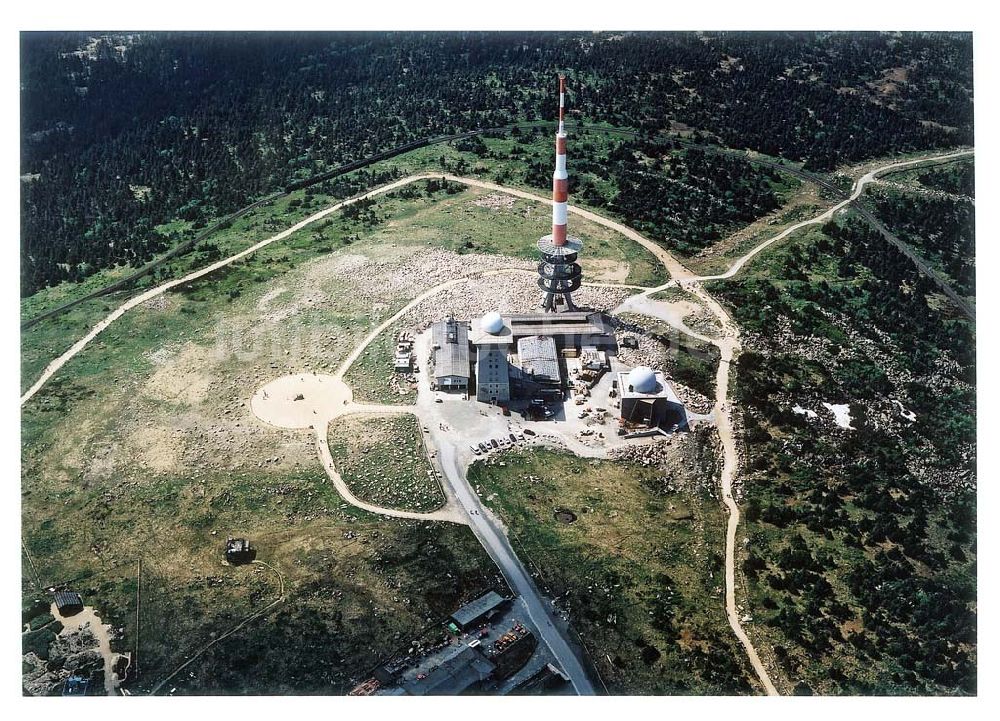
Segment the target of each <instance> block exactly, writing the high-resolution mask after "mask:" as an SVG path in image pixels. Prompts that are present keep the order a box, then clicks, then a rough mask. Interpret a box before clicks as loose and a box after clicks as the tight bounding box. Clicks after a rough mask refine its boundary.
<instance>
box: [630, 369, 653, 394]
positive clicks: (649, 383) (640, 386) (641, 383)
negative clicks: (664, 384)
mask: <svg viewBox="0 0 1000 721" xmlns="http://www.w3.org/2000/svg"><path fill="white" fill-rule="evenodd" d="M628 384H629V385H630V386H632V389H633V390H634V391H635V392H636V393H655V392H656V386H657V384H656V374H655V373H654V372H653V369H652V368H650V367H648V366H639V367H638V368H633V369H632V370H630V371H629V373H628Z"/></svg>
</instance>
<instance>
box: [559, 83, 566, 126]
mask: <svg viewBox="0 0 1000 721" xmlns="http://www.w3.org/2000/svg"><path fill="white" fill-rule="evenodd" d="M565 114H566V76H565V75H563V74H562V73H559V134H560V135H565V134H566V128H565V127H564V126H563V119H564V116H565Z"/></svg>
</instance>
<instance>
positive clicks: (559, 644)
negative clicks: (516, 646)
mask: <svg viewBox="0 0 1000 721" xmlns="http://www.w3.org/2000/svg"><path fill="white" fill-rule="evenodd" d="M435 435H436V434H435ZM434 440H435V446H436V447H437V448H438V455H439V458H440V461H441V468H442V471H443V472H444V477H445V480H446V482H447V483H448V485H449V486H450V488H451V491H452V492H453V493H454V495H455V497H456V498H457V499H458V502H459V505H460V506H461V507H462V509H463V510H464V511H465V513H466V514H467V515H468V517H469V525H470V526H471V528H472V531H473V533H475V534H476V538H478V539H479V542H480V543H481V544H482V545H483V548H485V549H486V551H487V553H489V554H490V558H492V559H493V560H494V561H495V562H496V564H497V565H498V566H499V567H500V571H501V572H502V573H503V575H504V578H506V579H507V583H508V584H509V585H510V587H511V590H513V591H514V593H516V594H518V595H519V596H520V597H521V598H522V600H523V601H524V603H525V605H526V607H527V609H528V615H529V616H530V617H531V621H532V623H534V624H535V626H536V627H537V628H538V632H539V634H540V635H541V637H542V638H541V640H542V641H543V642H544V643H545V645H546V646H548V647H549V650H550V651H551V652H552V655H553V656H554V657H555V659H556V660H557V661H558V662H559V666H560V667H561V668H562V670H563V671H564V672H565V673H566V675H567V676H569V678H570V683H571V684H572V685H573V690H574V691H576V693H577V695H580V696H593V695H595V694H596V693H597V691H596V689H595V688H594V685H593V684H592V683H591V682H590V679H589V677H588V676H587V672H586V670H585V669H584V665H583V662H582V661H581V660H580V658H579V657H578V656H577V654H576V653H575V652H574V650H573V649H572V648H570V645H569V644H568V643H567V642H566V639H565V638H564V637H563V633H562V631H561V630H560V628H559V626H558V625H557V624H556V620H555V616H554V615H553V613H552V606H551V604H550V603H549V602H548V601H546V599H545V598H544V597H543V596H542V594H541V593H540V592H539V591H538V588H537V587H536V586H535V583H534V581H532V579H531V576H529V575H528V572H527V571H526V570H525V568H524V565H523V564H522V563H521V561H520V560H519V559H518V557H517V554H515V553H514V549H513V548H511V546H510V541H508V540H507V536H505V535H504V533H503V531H501V530H500V529H499V528H498V527H497V525H496V523H495V522H494V520H493V519H492V518H491V517H490V515H489V512H488V511H487V510H486V509H485V508H483V506H482V504H481V503H480V502H479V496H477V495H476V493H475V491H473V490H472V488H471V487H470V486H469V482H468V480H467V479H466V477H465V472H464V470H463V468H462V464H461V462H460V461H459V459H458V456H457V453H456V450H455V446H454V445H453V444H452V443H451V442H449V441H448V440H446V439H443V438H440V437H436V438H435V439H434Z"/></svg>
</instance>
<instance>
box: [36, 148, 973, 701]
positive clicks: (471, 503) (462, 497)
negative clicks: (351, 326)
mask: <svg viewBox="0 0 1000 721" xmlns="http://www.w3.org/2000/svg"><path fill="white" fill-rule="evenodd" d="M972 153H973V151H960V152H956V153H950V154H946V155H940V156H934V157H932V158H921V159H917V160H911V161H903V162H899V163H893V164H891V165H888V166H883V167H880V168H877V169H875V170H873V171H871V172H869V173H867V174H866V175H865V176H864V177H862V178H861V179H859V180H858V181H857V182H856V183H855V186H854V189H853V192H852V193H851V196H850V197H849V198H847V199H846V200H844V201H843V202H842V203H840V204H838V205H836V206H834V207H833V208H830V209H829V210H827V211H826V212H824V213H823V214H821V215H820V216H818V217H816V218H813V219H811V220H807V221H804V222H802V223H798V224H796V225H795V226H792V227H791V228H788V229H786V230H785V231H783V232H782V233H780V234H779V235H777V236H775V237H773V238H771V239H769V240H767V241H765V242H763V243H761V244H760V245H758V246H756V247H755V248H753V249H752V250H751V251H750V252H749V253H747V254H746V255H745V256H743V257H742V258H740V259H739V260H737V261H736V262H735V263H734V264H733V265H732V266H731V267H730V268H729V270H727V271H726V272H725V273H723V274H720V275H716V276H702V277H698V276H693V275H692V274H691V273H690V271H688V269H687V268H685V267H684V266H683V265H682V264H681V263H680V262H679V261H678V260H677V259H676V258H674V257H673V256H672V255H671V254H670V253H668V252H667V251H665V250H664V249H663V248H662V247H660V246H659V245H658V244H656V243H654V242H653V241H651V240H649V239H648V238H645V237H643V236H641V235H639V234H638V233H637V232H636V231H634V230H633V229H631V228H628V227H627V226H624V225H621V224H620V223H617V222H615V221H612V220H609V219H607V218H604V217H602V216H600V215H597V214H595V213H592V212H590V211H586V210H583V209H580V208H575V207H574V208H571V209H570V210H571V212H574V213H576V214H577V215H580V216H582V217H585V218H587V219H589V220H592V221H594V222H596V223H599V224H601V225H604V226H605V227H608V228H611V229H613V230H616V231H618V232H620V233H622V234H623V235H625V236H626V237H628V238H630V239H631V240H633V241H635V242H637V243H639V244H640V245H643V246H644V247H646V248H647V249H649V250H650V251H651V252H652V253H653V254H654V255H655V256H656V257H657V258H658V259H659V260H660V261H661V262H662V263H663V264H664V266H665V267H666V268H667V269H668V271H669V272H670V274H671V275H672V276H673V278H674V279H676V281H679V283H680V285H681V287H683V288H684V289H685V290H688V291H690V292H692V293H694V294H695V295H696V296H698V297H699V298H700V299H701V300H702V301H703V302H705V303H706V305H708V306H709V307H710V308H711V309H712V310H713V312H714V313H715V314H716V316H717V317H718V318H719V319H720V321H721V322H722V323H723V328H724V331H727V332H724V334H723V338H722V339H721V340H719V341H717V342H716V344H717V345H718V346H719V348H720V352H721V353H722V362H720V367H719V371H718V373H719V375H718V378H717V385H716V387H717V393H716V406H715V409H714V411H713V413H714V415H715V416H716V422H717V425H718V427H719V433H720V436H721V437H722V441H723V447H724V465H723V472H722V486H723V487H722V491H723V499H724V502H725V503H726V506H727V508H728V509H729V514H730V515H729V523H728V525H727V534H726V613H727V616H728V618H729V622H730V625H731V626H732V628H733V631H734V633H735V634H736V636H737V637H738V639H739V640H740V642H741V643H742V644H743V646H744V648H745V649H746V651H747V655H748V657H749V659H750V662H751V664H752V665H753V667H754V670H755V671H756V672H757V675H758V677H759V678H760V680H761V682H762V684H763V685H764V687H765V689H766V690H767V692H768V693H769V694H776V693H777V691H776V689H775V687H774V685H773V684H772V683H771V681H770V678H769V677H768V675H767V671H766V669H765V668H764V666H763V664H762V663H761V661H760V659H759V658H758V656H757V653H756V650H755V649H754V647H753V645H752V643H751V642H750V639H749V638H748V637H747V635H746V634H745V632H744V631H743V629H742V627H741V625H740V621H739V618H738V616H737V608H736V602H735V561H734V556H735V535H736V530H737V527H738V525H739V518H740V516H739V508H738V506H737V504H736V502H735V500H734V499H733V496H732V481H733V478H734V476H735V471H736V467H737V462H738V459H737V457H736V451H735V442H734V439H733V437H732V429H731V421H730V415H729V410H730V409H729V405H728V399H727V395H728V376H729V363H730V361H731V360H732V359H733V358H734V357H735V355H736V354H737V353H738V350H739V344H738V329H737V328H736V327H735V325H734V324H732V321H731V319H729V317H728V314H726V313H725V311H724V310H723V309H722V308H721V306H719V305H718V303H716V302H715V300H714V299H713V298H711V296H709V295H708V294H707V293H706V292H705V291H704V289H703V288H701V286H700V282H701V281H704V280H714V279H721V278H730V277H732V276H733V275H735V274H736V273H737V272H739V270H740V269H741V268H742V267H743V266H744V265H745V264H746V263H747V262H749V261H750V260H751V259H752V258H753V257H754V256H756V255H757V254H758V253H760V252H763V251H764V250H765V249H766V248H767V247H769V246H770V245H772V244H773V243H775V242H777V241H778V240H780V239H781V238H784V237H786V236H787V235H789V234H790V233H791V232H793V231H794V230H797V229H799V228H801V227H804V226H807V225H810V224H814V223H819V222H824V221H825V220H827V219H828V218H829V217H832V215H833V213H834V212H836V211H837V210H839V209H841V208H843V207H845V206H846V205H848V204H849V203H851V202H853V201H854V200H856V199H857V198H858V197H859V196H860V195H861V193H862V192H863V190H864V187H865V186H866V185H867V184H868V183H871V182H873V181H874V180H875V178H876V177H877V176H878V175H881V174H883V173H887V172H892V171H893V170H900V169H903V168H906V167H910V166H913V165H917V164H921V163H926V162H933V161H940V160H947V159H951V158H957V157H962V156H966V155H971V154H972ZM441 176H442V174H440V173H425V174H420V175H414V176H409V177H407V178H403V179H401V180H398V181H396V182H394V183H390V184H388V185H386V186H382V187H380V188H377V189H375V190H373V191H371V192H370V193H367V194H366V195H364V196H361V197H360V198H354V199H351V200H348V201H344V202H343V203H338V204H337V205H335V206H332V207H330V208H327V209H326V210H324V211H321V212H319V213H316V214H314V215H312V216H310V217H309V218H307V219H305V220H303V221H302V222H300V223H298V224H296V225H294V226H292V227H291V228H289V229H288V230H286V231H283V232H281V233H278V234H277V235H275V236H273V237H271V238H268V239H266V240H264V241H261V242H260V243H257V244H256V245H253V246H251V247H249V248H247V249H246V250H244V251H242V252H240V253H237V254H236V255H233V256H230V257H229V258H225V259H223V260H220V261H218V262H217V263H214V264H212V265H210V266H208V267H206V268H203V269H202V270H199V271H196V272H194V273H191V274H189V275H187V276H185V277H183V278H180V279H178V280H175V281H170V282H168V283H165V284H163V285H161V286H159V287H157V288H154V289H151V290H149V291H147V292H146V293H143V294H142V295H139V296H137V297H135V298H133V299H131V300H129V301H128V302H126V303H124V304H123V305H122V306H120V307H119V308H118V309H116V310H115V311H114V312H112V313H111V314H110V315H109V316H107V317H106V318H105V319H103V320H102V321H101V322H100V323H98V324H97V325H96V326H95V327H94V328H93V329H92V330H91V331H90V333H88V334H87V335H86V336H84V338H82V339H81V340H80V341H78V342H77V343H76V344H74V345H73V347H72V348H70V349H69V350H68V351H67V352H66V353H64V354H63V355H62V356H60V357H59V358H57V359H56V360H54V361H53V362H52V363H50V364H49V366H48V367H47V368H46V369H45V372H43V373H42V375H41V377H40V378H39V379H38V380H37V381H36V382H35V384H34V385H33V386H32V387H31V388H30V389H29V390H28V392H27V393H25V394H24V396H22V397H21V405H23V404H24V403H25V402H27V400H29V399H30V398H31V397H32V396H34V395H35V393H37V392H38V390H39V389H41V387H42V386H43V385H44V384H45V383H46V382H47V381H48V380H49V378H51V377H52V375H53V374H54V373H55V372H56V371H58V370H59V368H61V367H62V365H63V364H65V363H66V362H67V361H68V360H69V359H70V358H72V357H73V356H74V355H76V354H77V353H79V352H80V351H81V350H83V348H84V347H85V346H86V345H87V344H88V343H89V342H90V341H91V340H92V339H93V338H94V337H96V335H97V334H99V333H100V332H101V331H103V330H104V329H105V328H106V327H107V326H108V325H110V324H111V323H112V322H113V321H115V320H117V318H119V317H120V316H121V315H123V314H124V313H125V312H127V311H128V310H130V309H131V308H134V307H135V306H137V305H140V304H141V303H144V302H145V301H147V300H150V299H151V298H153V297H155V296H157V295H159V294H161V293H163V292H165V291H166V290H169V289H170V288H173V287H175V286H177V285H181V284H183V283H187V282H190V281H192V280H194V279H196V278H200V277H202V276H205V275H208V274H209V273H212V272H214V271H215V270H217V269H219V268H221V267H224V266H226V265H228V264H230V263H232V262H234V261H235V260H238V259H239V258H242V257H244V256H246V255H249V254H251V253H253V252H256V251H257V250H259V249H260V248H263V247H265V246H266V245H269V244H270V243H273V242H275V241H277V240H281V239H283V238H286V237H288V236H289V235H291V234H292V233H293V232H295V231H296V230H298V229H300V228H302V227H305V226H306V225H308V224H310V223H312V222H315V221H316V220H319V219H320V218H323V217H325V216H326V215H328V214H330V213H332V212H334V211H336V210H338V209H339V208H341V207H343V206H345V205H348V204H350V203H352V202H356V201H357V200H360V199H361V198H367V197H371V196H374V195H378V194H381V193H385V192H388V191H390V190H393V189H395V188H398V187H401V186H403V185H406V184H408V183H411V182H414V181H416V180H420V179H423V178H427V177H441ZM446 177H448V178H449V179H450V180H454V181H457V182H460V183H464V184H466V185H471V186H476V187H481V188H488V189H493V190H497V191H499V192H504V193H508V194H511V195H515V196H518V197H522V198H526V199H531V200H536V201H539V202H543V203H547V202H550V201H549V200H548V199H547V198H543V197H541V196H539V195H536V194H533V193H527V192H524V191H520V190H515V189H512V188H506V187H504V186H499V185H496V184H493V183H489V182H486V181H480V180H475V179H469V178H462V177H457V176H451V175H448V176H446ZM886 232H887V231H886ZM494 272H497V273H502V272H510V271H494ZM463 280H464V279H462V278H457V279H453V280H451V281H448V282H446V283H444V284H441V285H440V286H438V287H436V288H432V289H430V290H428V291H426V292H425V293H423V294H421V295H420V296H419V297H418V298H416V299H414V300H413V301H411V302H410V303H409V304H407V306H406V307H405V308H403V309H402V310H401V311H400V312H399V313H397V314H395V315H394V316H393V317H392V318H390V319H388V320H387V321H385V322H384V323H382V324H381V325H380V326H379V327H378V328H376V329H375V330H374V331H373V332H372V333H371V334H370V335H369V336H368V337H367V338H365V340H364V341H363V342H362V344H361V345H360V346H359V347H358V348H357V349H355V352H354V353H353V354H352V355H351V356H350V357H349V358H348V359H347V360H346V361H345V363H344V364H342V365H341V367H340V369H339V370H338V377H342V375H343V374H344V372H345V371H346V370H347V368H348V367H349V366H350V364H351V363H352V362H353V361H354V360H355V359H356V358H357V355H358V354H359V353H360V352H361V351H362V350H363V349H364V347H365V346H367V345H368V344H369V343H370V342H371V341H372V340H374V338H375V337H376V336H377V335H378V334H379V333H380V332H382V331H383V330H384V329H385V328H387V327H388V326H389V325H390V324H391V322H392V321H394V320H395V319H396V318H398V317H399V316H401V315H402V314H403V313H405V312H406V311H407V310H409V309H410V308H412V307H413V306H414V305H416V304H417V303H419V302H420V301H422V300H424V299H425V298H427V297H429V296H431V295H433V294H434V293H436V292H438V291H440V290H441V289H442V288H443V287H446V286H449V285H451V284H454V283H457V282H462V281H463ZM674 282H675V281H671V282H670V283H667V284H664V285H663V286H660V287H658V288H651V289H646V290H645V291H644V293H643V294H644V295H647V296H648V295H652V294H653V293H655V292H657V291H659V290H663V289H665V288H666V287H668V286H670V285H672V284H673V283H674ZM435 441H436V443H435V445H436V446H437V447H438V449H439V456H440V459H439V460H440V463H441V466H442V471H443V473H444V475H445V478H446V480H447V483H448V485H449V487H450V489H451V494H453V495H454V497H455V498H456V499H457V501H458V503H459V505H460V509H456V511H458V513H456V515H460V514H461V513H464V515H467V517H468V519H469V523H470V525H471V527H472V529H473V531H474V532H475V534H476V536H477V537H478V538H479V540H480V542H481V543H482V544H483V546H484V547H485V548H486V550H487V551H488V552H489V554H490V556H491V557H492V558H493V559H494V560H495V561H496V563H497V565H498V566H499V567H500V569H501V571H502V572H503V574H504V576H505V577H506V578H507V580H508V583H509V584H510V586H511V588H512V589H513V590H514V591H515V592H516V593H518V594H519V595H521V596H523V597H524V599H525V601H526V603H527V607H528V610H529V613H530V615H531V618H532V621H533V622H534V623H535V624H536V626H537V627H538V628H539V631H540V633H541V635H542V638H543V641H544V642H545V643H546V645H547V646H549V648H550V650H551V651H552V653H553V655H554V656H555V657H556V658H557V659H558V661H559V663H560V665H562V666H563V669H564V670H565V671H566V673H567V675H569V676H570V678H571V680H572V683H573V687H574V689H575V690H576V692H577V693H578V694H594V693H595V689H594V687H593V685H592V684H591V682H590V681H589V679H588V678H587V675H586V672H585V670H584V666H583V664H582V663H581V661H580V659H579V658H578V657H577V656H576V654H575V653H574V651H573V650H572V649H571V648H570V646H569V644H568V643H567V642H566V640H565V638H564V637H563V636H562V633H561V631H560V630H559V628H558V626H557V625H556V623H555V618H554V616H553V615H552V610H551V608H550V606H549V605H548V604H547V602H546V601H545V600H544V598H543V597H542V596H541V594H540V593H539V592H538V589H537V588H536V587H535V585H534V583H533V581H532V580H531V577H530V576H529V575H528V573H527V571H526V570H525V568H524V566H523V565H522V564H521V562H520V561H519V560H518V559H517V556H516V554H515V553H514V551H513V549H512V548H511V547H510V544H509V542H508V540H507V538H506V536H505V535H504V534H503V532H502V531H501V530H500V529H499V528H498V527H497V525H496V523H495V522H494V521H493V520H492V519H491V518H490V517H488V516H487V514H486V513H485V512H484V509H483V507H482V506H481V504H480V503H479V500H478V497H477V496H476V494H475V493H474V492H473V491H472V489H471V488H470V487H469V484H468V481H467V480H466V478H465V474H464V471H463V468H462V466H461V464H460V463H459V460H458V458H457V456H456V452H455V448H454V446H453V445H452V444H451V443H450V442H448V441H447V440H446V439H442V438H435ZM317 445H318V447H319V451H320V455H321V457H323V461H324V467H326V468H327V470H328V472H329V471H331V470H332V460H331V459H330V458H329V457H328V456H329V450H328V449H326V448H325V438H324V437H323V436H322V435H321V434H317ZM324 450H325V451H326V452H325V453H324ZM334 473H335V471H334ZM338 490H341V489H340V487H339V486H338ZM451 494H450V495H451ZM349 495H350V494H349V492H348V494H347V496H349ZM345 497H346V496H345ZM355 500H356V499H355ZM352 502H354V501H353V500H352ZM356 505H358V504H356ZM372 510H375V509H374V508H373V509H372ZM385 510H386V509H378V510H376V511H375V512H385ZM449 510H451V509H449ZM419 515H421V516H422V517H424V518H426V517H427V516H428V515H429V514H419ZM449 515H450V514H449ZM440 520H452V521H454V522H459V523H461V522H462V520H464V519H462V520H458V519H456V518H455V517H454V516H453V517H452V518H449V519H445V518H441V519H440Z"/></svg>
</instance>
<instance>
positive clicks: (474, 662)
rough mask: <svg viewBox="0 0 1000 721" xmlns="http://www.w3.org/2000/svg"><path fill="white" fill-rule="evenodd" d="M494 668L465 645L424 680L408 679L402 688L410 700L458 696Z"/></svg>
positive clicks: (450, 654) (470, 688)
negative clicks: (417, 697)
mask: <svg viewBox="0 0 1000 721" xmlns="http://www.w3.org/2000/svg"><path fill="white" fill-rule="evenodd" d="M495 668H496V664H494V663H493V662H492V661H490V660H489V659H488V658H486V657H485V656H483V654H482V653H481V652H480V651H479V650H478V649H477V648H472V647H471V646H468V645H466V644H464V643H463V644H461V645H458V646H455V647H454V649H453V651H451V652H449V654H448V655H447V656H446V657H445V658H443V659H441V661H440V663H438V665H437V666H436V667H435V668H433V669H431V670H430V671H428V672H427V674H426V676H425V678H417V677H415V676H414V677H410V678H407V679H405V680H404V681H403V682H402V684H401V686H402V688H403V690H404V691H405V692H406V693H407V694H409V695H410V696H457V695H458V694H460V693H462V692H463V691H469V690H472V689H475V688H476V687H478V686H480V685H481V684H482V683H483V682H485V681H487V680H488V679H489V678H490V677H491V676H492V675H493V671H494V669H495Z"/></svg>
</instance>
